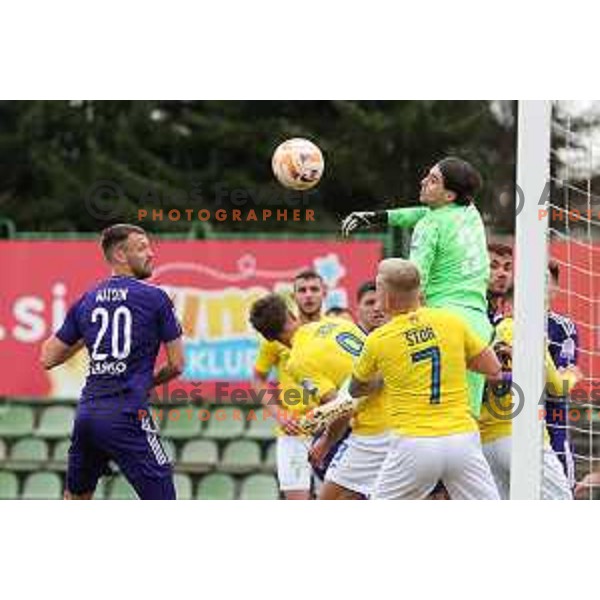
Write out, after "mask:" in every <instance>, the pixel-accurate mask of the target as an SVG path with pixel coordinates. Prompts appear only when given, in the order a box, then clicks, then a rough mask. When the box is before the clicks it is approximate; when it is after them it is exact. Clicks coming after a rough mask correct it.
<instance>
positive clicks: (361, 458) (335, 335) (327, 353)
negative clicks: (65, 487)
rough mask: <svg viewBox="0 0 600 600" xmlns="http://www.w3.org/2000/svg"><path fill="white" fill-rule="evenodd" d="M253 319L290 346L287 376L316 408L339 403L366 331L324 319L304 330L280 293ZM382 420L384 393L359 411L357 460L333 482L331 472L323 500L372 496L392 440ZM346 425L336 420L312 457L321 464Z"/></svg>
mask: <svg viewBox="0 0 600 600" xmlns="http://www.w3.org/2000/svg"><path fill="white" fill-rule="evenodd" d="M250 320H251V322H252V324H253V325H254V327H255V328H256V329H257V330H258V331H259V332H260V333H261V334H262V335H263V336H264V337H266V338H267V339H277V340H278V341H280V342H281V343H283V344H285V345H288V346H290V347H291V353H290V358H289V362H288V366H287V369H288V372H289V374H290V375H291V376H292V377H293V378H294V380H295V381H296V382H298V383H300V384H301V385H302V386H303V388H304V389H305V390H307V391H308V392H309V393H310V394H311V396H312V397H313V398H314V399H315V401H316V403H317V404H321V403H327V402H329V401H331V400H333V399H335V398H336V396H337V394H338V391H339V390H340V388H342V386H343V385H344V384H345V383H346V384H347V383H348V379H349V377H350V375H351V374H352V369H353V366H354V362H355V360H356V358H357V357H358V355H359V354H360V351H361V349H362V346H363V343H364V340H365V334H364V333H363V331H361V329H360V328H359V327H358V326H357V325H355V324H354V323H352V322H351V321H349V320H347V319H340V318H337V317H325V318H323V319H321V320H320V321H319V322H317V323H310V324H307V325H302V324H301V322H300V321H299V320H298V319H297V318H296V317H295V316H294V315H293V314H292V313H291V312H290V311H289V309H288V307H287V306H286V304H285V301H284V300H283V299H282V298H281V297H280V296H278V295H277V294H270V295H269V296H266V297H264V298H261V299H260V300H257V301H256V302H255V303H254V305H253V306H252V309H251V315H250ZM383 417H384V414H383V400H382V393H381V391H380V390H379V391H378V392H377V393H376V394H375V396H374V398H373V400H372V402H370V403H369V404H368V405H365V406H364V408H363V409H359V410H358V411H357V413H356V415H355V417H354V422H353V425H352V427H353V433H352V435H351V436H350V438H349V440H348V446H347V448H346V452H344V454H346V453H349V455H350V456H353V457H354V458H353V459H352V461H351V464H346V465H345V468H344V469H343V474H342V469H339V475H338V476H337V477H336V478H334V479H332V478H330V477H329V470H330V469H329V470H328V472H327V475H326V476H325V484H324V485H323V487H322V488H321V493H320V494H319V498H321V499H342V498H344V499H360V498H363V497H364V496H366V495H368V494H369V493H370V492H371V489H372V485H373V482H374V480H375V477H376V476H377V473H378V471H379V468H380V466H381V464H382V462H383V460H384V458H385V456H386V454H387V443H388V439H387V435H386V432H385V421H384V418H383ZM346 425H347V421H346V422H340V421H336V422H335V423H334V424H333V425H332V426H331V427H330V428H328V430H327V432H326V434H324V436H322V437H321V438H319V441H318V442H317V447H318V450H317V451H316V452H313V453H312V455H313V458H314V460H315V461H316V462H317V463H318V462H319V461H320V460H321V459H322V458H323V457H324V456H325V454H326V453H327V450H328V449H329V448H331V446H332V445H333V444H334V443H335V442H336V441H337V439H338V436H339V435H340V434H341V433H342V432H343V430H344V429H345V427H346ZM323 440H325V443H323ZM341 448H342V447H340V452H342V451H341ZM340 460H341V457H340ZM334 462H335V461H334ZM344 462H347V461H344ZM332 466H333V463H332ZM352 467H354V470H352Z"/></svg>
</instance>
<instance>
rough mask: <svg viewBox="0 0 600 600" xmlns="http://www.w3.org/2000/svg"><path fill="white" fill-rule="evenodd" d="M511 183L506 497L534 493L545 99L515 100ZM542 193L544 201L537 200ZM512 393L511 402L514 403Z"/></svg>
mask: <svg viewBox="0 0 600 600" xmlns="http://www.w3.org/2000/svg"><path fill="white" fill-rule="evenodd" d="M518 106H519V109H518V131H517V184H518V186H519V187H520V190H522V197H521V198H520V197H519V194H515V200H516V202H517V207H519V206H520V205H521V209H520V211H519V214H518V215H517V219H516V233H515V280H514V281H515V284H514V289H515V298H514V318H515V329H514V346H513V381H514V382H515V384H516V386H518V387H516V386H515V391H516V390H519V389H520V390H522V394H523V399H524V402H523V407H522V409H521V410H520V412H518V414H516V415H515V416H514V417H513V434H512V456H511V475H510V497H511V500H512V499H515V500H534V499H539V498H540V492H541V481H542V456H543V427H544V422H543V419H541V418H540V411H541V410H542V409H543V408H544V406H543V404H542V405H540V404H539V401H540V399H541V398H543V397H544V396H543V392H544V386H545V368H544V356H545V351H546V286H547V269H548V248H547V241H548V240H547V232H548V218H547V210H546V213H545V214H544V210H542V209H547V208H548V197H547V194H546V184H547V182H548V181H549V176H550V131H551V117H552V107H551V103H550V101H540V100H528V101H520V102H519V103H518ZM541 198H543V200H544V204H543V205H540V204H539V202H540V199H541ZM518 399H519V396H518V393H515V395H514V399H513V402H515V403H518Z"/></svg>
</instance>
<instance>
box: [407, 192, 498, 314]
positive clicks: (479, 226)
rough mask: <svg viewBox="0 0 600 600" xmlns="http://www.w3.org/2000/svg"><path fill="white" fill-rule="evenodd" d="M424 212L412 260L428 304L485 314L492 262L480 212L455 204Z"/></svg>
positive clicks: (412, 246)
mask: <svg viewBox="0 0 600 600" xmlns="http://www.w3.org/2000/svg"><path fill="white" fill-rule="evenodd" d="M425 210H426V211H427V214H425V215H424V216H423V217H422V218H421V219H420V220H419V221H418V222H417V224H416V226H415V228H414V231H413V235H412V240H411V247H410V260H411V261H413V262H414V263H416V265H417V266H418V268H419V271H420V273H421V285H422V289H423V291H424V294H425V300H426V303H427V305H428V306H438V307H440V306H448V305H454V306H461V307H464V308H472V309H475V310H480V311H483V312H485V311H486V310H487V300H486V291H487V286H488V280H489V260H488V253H487V242H486V237H485V228H484V225H483V221H482V219H481V215H480V214H479V211H478V210H477V208H475V206H474V205H472V204H471V205H469V206H460V205H458V204H454V203H453V204H447V205H445V206H443V207H441V208H436V209H425Z"/></svg>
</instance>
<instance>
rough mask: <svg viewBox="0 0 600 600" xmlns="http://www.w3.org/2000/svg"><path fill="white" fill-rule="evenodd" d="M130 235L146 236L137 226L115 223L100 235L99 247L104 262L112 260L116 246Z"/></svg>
mask: <svg viewBox="0 0 600 600" xmlns="http://www.w3.org/2000/svg"><path fill="white" fill-rule="evenodd" d="M132 233H140V234H142V235H148V234H147V233H146V231H145V230H144V229H143V228H142V227H139V226H138V225H130V224H129V223H117V224H116V225H111V226H110V227H107V228H106V229H105V230H104V231H103V232H102V234H101V235H100V245H101V246H102V252H103V253H104V257H105V258H106V260H108V261H110V260H111V259H112V253H113V250H114V249H115V247H116V246H118V245H119V244H121V243H122V242H124V241H126V240H127V238H128V237H129V236H130V235H131V234H132Z"/></svg>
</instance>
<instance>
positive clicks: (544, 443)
mask: <svg viewBox="0 0 600 600" xmlns="http://www.w3.org/2000/svg"><path fill="white" fill-rule="evenodd" d="M519 104H520V106H519V129H518V136H519V137H518V153H517V183H518V185H519V186H520V190H521V191H522V193H520V195H518V198H519V202H518V209H519V210H518V214H517V225H516V247H515V255H516V256H515V263H516V265H515V345H514V354H513V359H514V361H513V364H514V372H513V378H514V381H515V383H517V384H518V385H519V386H520V388H521V389H522V393H523V395H524V398H525V402H524V406H523V409H522V410H521V411H520V412H519V414H516V415H515V417H514V421H513V451H512V463H511V498H540V497H543V493H542V490H543V489H544V482H545V480H546V481H547V479H548V477H549V473H548V472H547V461H546V460H545V459H544V456H545V454H547V453H548V452H554V454H555V455H556V456H557V457H558V459H559V460H560V462H561V466H562V468H563V470H564V473H565V475H566V477H567V479H568V481H569V483H570V484H571V485H572V486H573V487H574V489H575V490H576V496H577V497H578V498H589V499H593V498H596V497H600V439H599V438H598V436H599V435H600V423H598V408H599V407H600V385H598V384H600V380H598V379H597V378H596V373H597V372H598V371H599V370H600V353H599V352H598V339H599V338H598V334H599V329H600V310H599V304H600V227H599V226H600V125H599V124H600V103H593V102H554V103H550V102H537V101H535V102H534V101H528V102H521V103H519ZM548 267H549V268H548ZM540 316H541V317H540ZM546 348H547V349H548V350H549V352H550V355H551V357H552V361H553V363H554V364H555V365H556V367H558V368H559V369H569V368H572V366H573V365H576V366H577V367H578V368H579V369H580V371H581V374H582V379H581V381H580V382H579V383H578V384H577V386H576V387H575V388H573V389H572V390H571V391H570V392H569V393H567V391H566V389H563V390H562V393H560V394H558V393H553V394H551V393H549V392H550V390H549V389H545V378H546V374H545V371H546V369H545V365H544V358H543V357H544V354H545V351H546ZM596 472H598V475H594V473H596ZM577 482H579V483H577ZM576 484H577V485H576Z"/></svg>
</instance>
